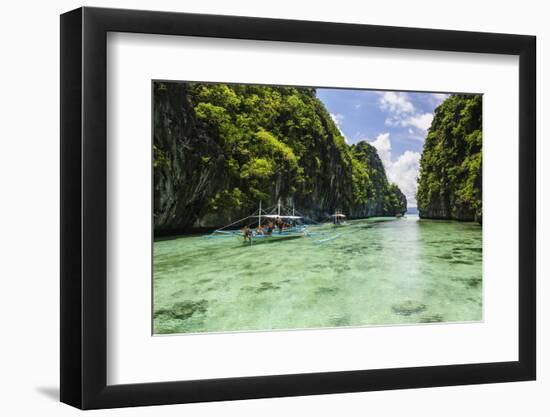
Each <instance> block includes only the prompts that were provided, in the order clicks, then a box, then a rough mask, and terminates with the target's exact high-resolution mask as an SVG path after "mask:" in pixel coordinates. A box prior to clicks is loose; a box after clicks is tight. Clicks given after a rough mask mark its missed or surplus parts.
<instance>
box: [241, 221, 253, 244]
mask: <svg viewBox="0 0 550 417" xmlns="http://www.w3.org/2000/svg"><path fill="white" fill-rule="evenodd" d="M242 232H243V238H244V241H245V242H246V241H247V240H248V241H249V242H251V241H252V230H251V229H250V227H248V225H246V226H245V227H243V228H242Z"/></svg>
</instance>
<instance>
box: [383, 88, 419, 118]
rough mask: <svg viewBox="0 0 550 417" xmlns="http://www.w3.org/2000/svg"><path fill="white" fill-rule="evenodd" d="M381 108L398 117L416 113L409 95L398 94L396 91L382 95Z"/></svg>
mask: <svg viewBox="0 0 550 417" xmlns="http://www.w3.org/2000/svg"><path fill="white" fill-rule="evenodd" d="M380 108H381V109H382V110H386V111H389V112H391V113H394V114H397V115H400V114H406V113H414V106H413V104H412V103H411V101H410V100H409V96H408V95H407V93H397V92H395V91H386V92H384V93H381V96H380Z"/></svg>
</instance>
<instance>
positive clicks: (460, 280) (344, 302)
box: [153, 216, 482, 334]
mask: <svg viewBox="0 0 550 417" xmlns="http://www.w3.org/2000/svg"><path fill="white" fill-rule="evenodd" d="M310 230H311V231H312V233H313V236H312V237H301V238H298V239H291V240H284V241H281V240H280V241H270V242H265V243H261V244H253V245H251V246H250V245H246V244H243V243H242V238H237V237H230V238H220V239H207V238H205V237H203V236H191V237H178V238H172V239H165V240H160V241H156V242H155V243H154V280H153V301H154V308H153V310H154V311H153V313H154V314H153V316H154V319H153V330H154V333H156V334H162V333H186V332H193V333H196V332H227V331H250V330H273V329H302V328H322V327H340V326H365V325H392V324H412V323H434V322H456V321H460V322H462V321H479V320H482V233H481V226H479V225H478V224H475V223H461V222H451V221H435V220H421V219H419V218H418V216H406V217H403V218H371V219H365V220H357V221H352V222H350V225H348V226H345V227H338V228H334V227H333V226H332V225H324V226H314V227H311V228H310ZM319 241H324V242H323V243H316V242H319Z"/></svg>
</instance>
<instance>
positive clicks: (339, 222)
mask: <svg viewBox="0 0 550 417" xmlns="http://www.w3.org/2000/svg"><path fill="white" fill-rule="evenodd" d="M330 217H331V219H332V224H333V225H334V226H347V225H348V223H346V215H345V214H342V213H340V212H338V211H337V212H336V213H334V214H331V216H330Z"/></svg>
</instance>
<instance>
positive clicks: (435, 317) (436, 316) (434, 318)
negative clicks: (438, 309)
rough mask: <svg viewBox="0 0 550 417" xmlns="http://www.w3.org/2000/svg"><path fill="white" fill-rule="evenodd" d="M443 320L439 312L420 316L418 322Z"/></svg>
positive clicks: (438, 321)
mask: <svg viewBox="0 0 550 417" xmlns="http://www.w3.org/2000/svg"><path fill="white" fill-rule="evenodd" d="M442 321H443V316H442V315H441V314H432V315H431V316H423V317H420V323H440V322H442Z"/></svg>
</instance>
